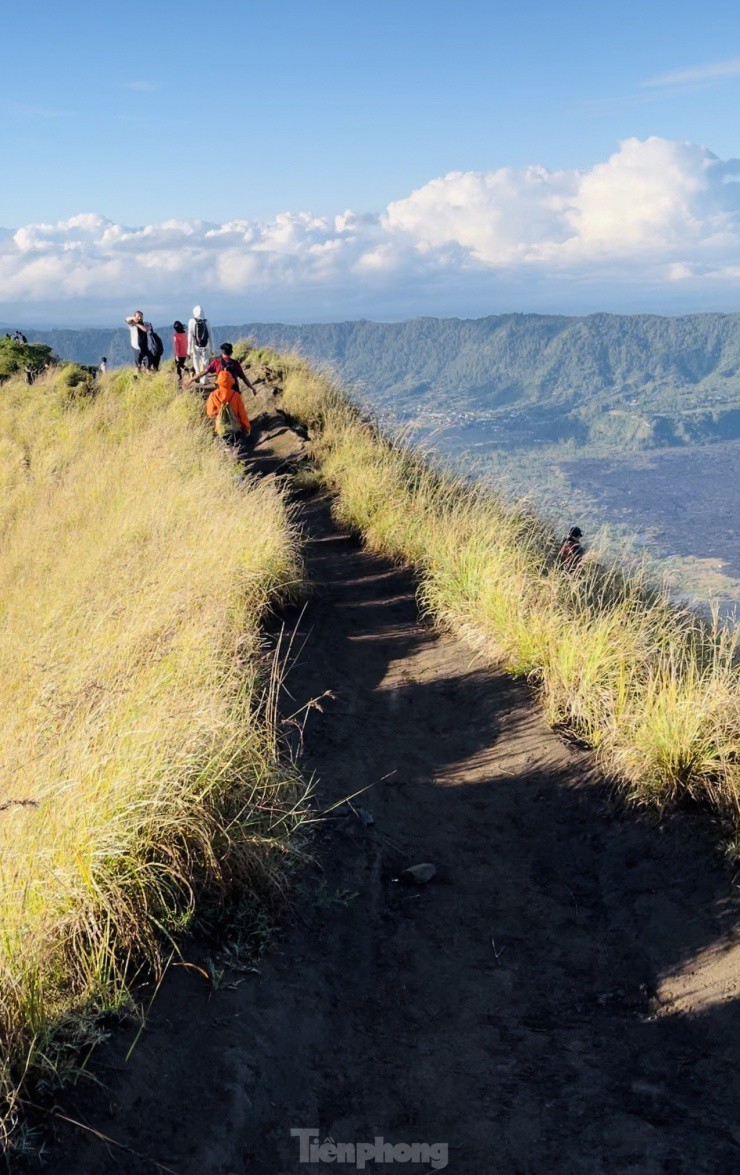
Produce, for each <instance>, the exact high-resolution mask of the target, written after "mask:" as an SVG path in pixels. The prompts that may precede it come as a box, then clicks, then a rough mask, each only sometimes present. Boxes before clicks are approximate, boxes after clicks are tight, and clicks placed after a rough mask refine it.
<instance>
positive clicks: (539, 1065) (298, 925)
mask: <svg viewBox="0 0 740 1175" xmlns="http://www.w3.org/2000/svg"><path fill="white" fill-rule="evenodd" d="M260 451H261V450H260V449H258V452H260ZM262 451H264V449H263V450H262ZM267 461H268V463H269V454H268V458H267ZM301 517H302V521H303V525H304V527H305V532H306V557H307V564H308V572H309V576H310V579H311V580H312V582H313V585H314V591H313V593H312V595H311V596H310V598H309V601H308V604H307V606H306V608H305V610H304V611H303V612H301V613H300V614H298V613H296V615H295V616H293V617H291V618H289V623H292V624H297V629H298V635H297V640H296V645H295V647H296V648H297V649H300V650H301V651H300V655H299V657H298V660H297V663H296V664H295V665H294V667H293V669H292V672H291V674H290V676H289V679H288V682H287V689H288V691H289V695H290V696H289V697H287V698H286V702H285V708H286V710H288V711H292V710H296V709H298V708H299V707H300V706H302V705H304V704H306V703H308V702H309V701H310V700H311V699H312V698H317V697H320V696H322V695H326V691H331V695H332V696H324V699H323V701H322V702H321V707H322V709H321V710H319V709H313V710H312V711H311V713H310V715H309V719H308V723H307V729H306V733H305V757H304V767H305V769H306V770H307V771H309V772H315V773H316V776H317V778H318V780H319V783H318V797H319V800H320V802H321V804H322V805H325V804H326V805H328V804H331V803H333V802H334V801H335V800H338V799H341V798H342V797H343V796H346V795H347V794H351V793H355V792H357V791H358V790H359V789H368V790H366V791H364V792H363V794H362V795H361V796H360V797H358V798H357V800H356V801H355V803H356V804H359V805H361V806H362V807H363V808H364V809H367V810H369V811H370V812H371V813H372V815H373V816H374V820H375V823H374V824H373V825H371V826H369V827H366V826H365V824H364V823H363V821H362V820H361V819H357V818H355V817H353V816H352V815H351V814H349V815H345V814H343V810H342V809H339V810H337V811H336V812H335V813H334V814H333V815H332V816H331V817H330V818H329V819H328V820H327V821H326V823H325V825H323V826H322V829H321V832H320V835H319V841H318V844H317V846H316V854H317V865H316V868H315V869H314V870H313V871H312V874H311V878H310V879H309V881H308V882H307V883H306V886H305V889H304V892H303V893H302V894H301V895H300V896H299V898H298V900H297V902H296V906H295V911H294V916H293V918H292V919H291V925H289V926H288V927H287V928H286V929H285V930H284V932H283V934H282V936H281V938H280V940H279V943H278V945H277V946H276V947H274V948H273V949H272V950H271V951H269V952H268V954H267V955H266V956H265V958H264V959H263V961H262V963H261V964H260V968H259V974H256V973H249V974H247V975H243V974H240V973H237V972H235V973H234V974H229V973H227V975H226V976H225V978H224V981H223V983H222V984H221V986H220V987H219V988H218V989H217V990H215V991H214V990H212V988H211V986H210V985H209V984H208V983H207V982H206V981H205V980H204V978H203V977H202V976H201V975H200V974H199V973H198V972H197V971H195V970H192V969H186V968H173V969H172V970H171V971H170V973H169V975H168V977H167V978H166V980H165V982H164V984H163V987H162V990H161V992H160V994H159V997H158V999H157V1000H156V1002H155V1004H154V1007H153V1010H152V1013H151V1016H150V1018H149V1021H148V1023H147V1026H146V1029H145V1031H144V1032H143V1034H142V1036H141V1039H140V1040H139V1042H138V1044H137V1047H136V1048H135V1049H134V1051H133V1052H132V1055H131V1057H130V1059H129V1060H128V1061H126V1060H125V1057H126V1052H127V1049H128V1046H129V1044H130V1043H131V1040H132V1039H133V1036H134V1030H133V1029H131V1030H130V1032H129V1033H128V1035H127V1034H126V1033H120V1034H118V1035H117V1036H114V1039H113V1040H112V1042H111V1043H110V1044H109V1045H107V1046H105V1048H103V1049H102V1050H100V1051H99V1052H98V1054H97V1055H96V1056H95V1058H93V1061H92V1066H93V1068H94V1071H95V1072H96V1074H97V1075H98V1076H99V1077H100V1079H101V1081H102V1083H103V1084H102V1086H101V1087H100V1088H96V1087H95V1086H94V1085H92V1084H90V1085H86V1086H82V1085H78V1087H77V1088H76V1089H75V1090H72V1091H66V1092H65V1093H64V1094H63V1095H62V1096H61V1097H60V1098H59V1099H58V1103H57V1104H58V1109H59V1113H61V1114H64V1115H65V1116H66V1117H68V1118H72V1119H75V1120H77V1121H78V1122H84V1124H85V1125H86V1126H87V1127H90V1128H93V1129H94V1130H95V1131H98V1132H100V1134H101V1135H106V1136H109V1137H110V1138H112V1139H115V1140H116V1143H117V1144H118V1143H120V1144H123V1146H124V1147H125V1148H127V1149H122V1148H121V1146H119V1145H111V1144H110V1143H108V1142H106V1141H103V1140H102V1138H101V1137H97V1136H95V1135H93V1134H92V1133H90V1131H89V1130H83V1129H79V1128H75V1127H72V1126H68V1125H66V1124H64V1123H63V1122H62V1121H61V1120H59V1119H57V1129H58V1135H57V1138H56V1140H55V1142H54V1144H53V1147H52V1150H51V1153H50V1155H49V1161H48V1165H47V1168H46V1169H47V1170H49V1171H51V1172H56V1173H63V1172H65V1173H66V1172H70V1173H72V1172H74V1173H75V1175H92V1173H93V1172H94V1173H95V1175H106V1173H112V1172H126V1173H129V1172H131V1173H134V1172H145V1171H146V1172H151V1171H154V1170H156V1169H157V1166H156V1164H160V1165H161V1166H160V1167H159V1169H160V1170H161V1169H163V1167H164V1169H168V1170H171V1171H175V1172H177V1173H178V1175H191V1173H192V1175H195V1173H198V1175H206V1173H208V1175H237V1173H239V1175H242V1173H244V1175H246V1173H249V1175H288V1173H291V1175H292V1173H297V1172H301V1171H306V1172H320V1171H322V1170H324V1169H325V1168H324V1165H315V1164H314V1165H310V1164H301V1162H300V1161H299V1150H298V1142H297V1140H296V1139H295V1138H293V1137H291V1129H292V1128H294V1129H301V1128H304V1129H305V1128H311V1127H315V1128H316V1129H317V1130H318V1131H319V1133H320V1135H321V1138H322V1139H323V1138H324V1137H325V1136H327V1135H330V1136H331V1137H332V1138H334V1139H335V1140H336V1141H337V1142H362V1141H372V1140H373V1139H374V1137H375V1136H376V1135H382V1136H383V1137H384V1138H385V1140H386V1141H387V1142H393V1143H402V1142H405V1143H414V1142H429V1143H434V1142H443V1143H447V1144H448V1145H449V1163H448V1168H447V1169H448V1170H450V1171H451V1172H454V1173H455V1175H493V1173H495V1172H502V1173H506V1175H508V1173H513V1172H521V1173H527V1175H528V1173H530V1172H531V1173H535V1172H537V1173H541V1172H563V1173H564V1175H565V1173H567V1175H574V1173H578V1172H583V1173H584V1175H596V1173H598V1172H605V1173H606V1172H608V1173H609V1175H615V1173H617V1172H640V1173H645V1175H648V1173H649V1175H652V1173H655V1175H657V1173H658V1172H673V1173H679V1172H686V1173H687V1175H688V1173H689V1172H690V1173H691V1175H696V1173H697V1172H715V1171H719V1170H728V1171H729V1170H734V1169H736V1168H737V1167H738V1166H739V1165H740V1128H738V1126H737V1124H736V1122H737V1119H736V1109H737V1105H738V1093H739V1092H740V1088H739V1087H740V1076H738V1065H737V1060H738V1057H739V1056H740V1000H739V999H738V995H739V993H740V966H739V964H740V947H738V945H737V938H736V927H737V925H738V915H739V914H740V909H739V908H738V903H737V902H736V900H735V899H734V897H733V895H732V888H731V885H730V882H729V880H728V878H727V876H726V874H725V873H724V872H723V871H722V869H721V868H720V866H719V864H715V863H713V859H712V856H711V853H710V852H709V851H708V846H707V844H706V843H704V842H703V841H702V834H701V833H700V832H697V829H696V826H695V825H692V827H691V828H689V826H688V821H686V820H680V819H677V820H673V821H666V822H664V823H663V824H662V825H660V826H659V825H658V824H657V823H656V822H655V821H654V820H652V819H648V818H647V817H644V818H643V817H640V816H639V815H638V814H637V813H636V812H635V811H634V810H632V811H627V810H625V809H624V808H623V807H622V806H621V805H619V804H617V803H616V802H615V801H613V800H612V799H611V797H610V793H609V791H608V790H607V788H606V786H605V785H604V784H603V783H602V782H601V781H600V780H598V779H597V778H594V776H593V771H592V766H591V760H590V757H589V756H587V755H586V754H584V753H583V752H581V751H579V750H577V749H576V748H574V747H572V746H569V745H566V744H565V743H563V742H562V741H560V740H559V739H558V737H557V736H556V735H555V734H553V733H552V732H550V731H549V730H548V728H547V727H546V725H545V722H544V719H543V718H542V717H541V716H540V714H539V712H538V710H537V707H536V706H535V705H534V704H533V701H532V699H531V697H530V694H529V692H528V690H527V688H526V687H525V686H524V685H523V684H518V683H515V682H513V681H512V680H511V679H509V678H507V677H505V676H503V675H502V674H500V673H499V672H497V671H496V669H495V668H490V667H488V666H484V665H481V664H479V663H476V661H475V659H474V657H473V654H471V652H470V651H469V649H467V648H466V647H464V646H463V645H461V644H460V643H459V642H458V641H456V640H454V639H452V638H450V637H447V636H444V635H439V634H437V633H435V632H433V631H432V630H430V629H429V628H428V627H426V626H425V625H424V624H423V623H421V622H420V619H419V616H418V612H417V606H416V600H415V583H414V580H413V578H412V577H411V576H410V575H408V574H406V573H405V572H402V571H398V570H397V569H395V568H394V567H393V566H391V565H390V564H389V563H387V562H386V561H384V560H383V559H381V558H378V557H377V556H375V555H372V554H370V553H368V552H366V551H364V550H362V549H361V548H360V547H359V545H358V544H357V542H356V541H355V540H354V539H353V538H352V537H350V536H348V535H347V534H345V533H342V531H341V530H339V529H338V528H337V527H336V525H335V524H334V522H333V521H332V519H331V515H330V509H329V501H328V499H327V498H325V497H316V498H313V499H310V500H308V501H306V502H304V504H303V505H302V507H301ZM426 861H429V862H432V863H434V864H435V865H436V866H437V869H438V873H437V876H436V878H435V879H434V880H432V881H431V882H430V883H429V884H427V885H424V886H421V887H418V888H417V887H410V886H405V885H403V884H402V883H401V882H399V881H397V880H395V878H396V877H397V875H398V873H399V871H400V870H402V869H403V868H404V867H406V866H408V865H411V864H414V863H418V862H426ZM195 949H196V948H194V950H195ZM188 957H191V956H188ZM195 961H196V962H197V961H198V960H197V957H196V958H195ZM342 1169H346V1170H351V1169H354V1168H353V1167H344V1168H342ZM401 1169H402V1170H404V1171H409V1172H411V1171H421V1170H429V1169H430V1168H429V1167H428V1166H427V1167H420V1166H417V1165H414V1164H411V1163H406V1164H403V1165H402V1166H401ZM366 1170H371V1171H372V1170H375V1171H385V1170H388V1171H390V1170H398V1164H395V1165H394V1166H392V1167H391V1166H390V1165H383V1164H369V1165H368V1167H367V1168H366Z"/></svg>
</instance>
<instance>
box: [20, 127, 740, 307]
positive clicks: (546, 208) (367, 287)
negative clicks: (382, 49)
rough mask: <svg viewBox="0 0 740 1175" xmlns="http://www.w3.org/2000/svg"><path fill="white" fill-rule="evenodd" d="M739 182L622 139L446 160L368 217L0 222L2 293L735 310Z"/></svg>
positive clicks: (111, 302) (667, 145)
mask: <svg viewBox="0 0 740 1175" xmlns="http://www.w3.org/2000/svg"><path fill="white" fill-rule="evenodd" d="M739 181H740V161H738V160H729V161H726V162H723V161H722V160H720V159H718V158H717V157H716V156H715V155H713V154H712V153H711V152H710V151H709V150H708V149H707V148H706V147H702V146H699V145H697V144H694V143H684V142H673V141H669V140H666V139H661V138H650V139H646V140H638V139H627V140H625V141H624V142H623V143H621V144H620V146H619V149H618V150H617V151H615V152H614V154H613V155H612V156H611V157H610V158H608V159H606V160H604V161H603V162H600V163H597V164H595V165H594V166H593V167H591V168H589V169H586V170H582V171H578V170H572V169H571V170H564V171H548V170H547V169H546V168H544V167H540V166H530V167H525V168H520V169H514V168H507V167H503V168H497V169H495V170H493V171H490V172H450V173H449V174H448V175H445V176H441V177H438V178H436V179H433V180H431V181H430V182H429V183H427V184H425V185H424V186H423V187H421V188H419V189H417V190H416V191H414V192H411V193H410V194H409V195H408V196H406V197H405V198H404V199H401V200H396V201H394V202H393V203H391V204H390V205H389V206H388V207H387V208H386V209H385V210H384V212H382V213H380V214H375V213H370V214H357V213H355V212H353V211H351V210H345V211H344V212H342V213H338V214H336V215H334V216H314V215H313V214H311V213H308V212H281V213H279V214H278V215H276V216H275V217H273V218H272V219H271V220H267V221H253V220H248V219H238V220H233V221H229V222H227V223H224V224H216V223H213V222H210V221H203V220H197V219H196V220H187V221H185V220H174V219H173V220H167V221H163V222H160V223H157V224H150V225H145V226H141V227H129V226H126V225H122V224H117V223H115V222H113V221H111V220H107V219H106V218H105V217H103V216H100V215H98V214H93V213H85V214H81V215H78V216H74V217H72V218H70V219H69V220H64V221H59V222H57V223H37V224H27V225H23V226H21V227H19V228H18V229H17V230H16V231H15V232H12V233H5V234H3V233H0V302H1V303H2V304H3V305H4V306H7V304H9V303H16V304H17V303H22V304H25V305H26V307H27V309H28V310H29V311H32V310H33V308H34V307H35V308H36V309H37V310H39V312H40V308H41V307H47V308H49V309H48V312H49V313H52V308H53V313H54V314H55V316H56V317H57V318H59V320H61V317H60V315H61V316H62V317H64V318H65V319H66V320H69V319H70V318H71V317H76V319H77V320H78V321H80V320H82V319H85V318H86V319H87V320H90V319H91V318H93V317H94V318H96V319H97V320H98V321H101V320H102V319H101V315H102V314H105V315H106V316H107V317H109V318H110V317H111V315H115V316H116V317H117V316H120V314H121V313H122V312H123V311H124V310H125V309H127V308H128V307H129V304H130V303H132V302H134V301H135V302H137V303H140V302H145V303H146V305H147V307H148V308H149V309H150V312H152V313H153V312H154V311H155V310H161V312H162V313H165V312H166V313H168V314H169V313H175V312H179V311H180V308H181V303H182V302H183V301H184V302H185V303H189V302H190V301H191V299H192V298H193V297H196V300H202V301H204V302H205V301H207V302H208V303H209V304H210V306H211V311H210V313H212V314H215V313H216V312H218V313H219V315H224V314H226V315H229V316H231V315H236V316H238V317H241V318H244V319H245V318H247V317H254V316H259V315H260V314H264V315H265V316H267V315H268V314H269V315H270V316H273V317H275V316H276V317H293V318H304V319H305V318H309V317H319V316H321V317H340V316H345V315H347V314H348V313H351V314H352V315H357V314H367V315H371V316H372V315H376V316H378V315H379V316H383V315H385V316H388V317H393V316H397V315H401V314H408V313H415V312H416V313H422V312H424V313H441V314H447V313H481V314H482V313H491V312H493V311H494V310H504V309H552V310H558V309H562V310H566V309H579V310H591V309H597V308H603V307H608V308H622V309H646V308H651V309H667V308H671V307H674V306H676V305H679V304H678V303H677V301H676V300H677V299H679V298H680V299H683V302H681V303H680V305H679V308H682V309H693V308H704V307H719V306H722V307H725V308H727V309H731V308H733V303H728V299H729V298H732V295H733V283H734V282H735V281H736V277H737V273H738V272H739V271H740V182H739ZM63 303H64V314H63V315H62V312H61V310H60V309H59V308H60V307H61V306H62V304H63ZM14 311H15V313H16V316H20V315H19V314H18V313H17V306H16V307H15V308H14ZM4 316H6V315H5V313H4Z"/></svg>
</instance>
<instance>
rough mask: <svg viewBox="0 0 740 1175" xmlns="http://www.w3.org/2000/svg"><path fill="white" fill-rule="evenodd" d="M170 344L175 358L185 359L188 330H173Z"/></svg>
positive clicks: (186, 355)
mask: <svg viewBox="0 0 740 1175" xmlns="http://www.w3.org/2000/svg"><path fill="white" fill-rule="evenodd" d="M172 346H173V349H174V352H175V359H187V357H188V332H187V331H185V330H183V331H177V330H176V331H175V333H174V334H173V336H172Z"/></svg>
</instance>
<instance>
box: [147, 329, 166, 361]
mask: <svg viewBox="0 0 740 1175" xmlns="http://www.w3.org/2000/svg"><path fill="white" fill-rule="evenodd" d="M163 352H164V343H163V342H162V340H161V339H160V337H159V335H158V334H157V332H156V331H155V330H154V328H153V327H152V329H151V330H150V331H149V367H150V369H151V370H152V371H159V361H160V359H161V358H162V353H163Z"/></svg>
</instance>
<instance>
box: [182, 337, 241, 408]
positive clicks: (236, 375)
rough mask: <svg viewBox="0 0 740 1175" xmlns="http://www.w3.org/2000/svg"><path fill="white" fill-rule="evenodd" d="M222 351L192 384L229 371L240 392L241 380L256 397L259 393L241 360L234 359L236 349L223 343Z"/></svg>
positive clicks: (229, 344)
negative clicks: (207, 376)
mask: <svg viewBox="0 0 740 1175" xmlns="http://www.w3.org/2000/svg"><path fill="white" fill-rule="evenodd" d="M220 350H221V354H220V355H219V357H218V358H217V359H211V362H210V363H209V364H208V366H207V367H206V368H204V370H203V371H201V372H200V373H199V374H198V375H196V376H194V378H193V381H192V382H193V383H196V384H197V382H198V380H199V379H203V378H204V377H205V376H206V375H216V376H217V375H218V373H219V372H220V371H228V372H229V374H230V375H231V376H232V377H233V379H234V386H235V387H236V390H237V391H238V392H239V391H240V390H241V389H240V388H239V380H241V381H242V383H243V384H244V385H245V386H246V387H248V388H249V390H250V392H251V393H252V395H253V396H256V395H257V392H256V391H255V388H254V384H253V383H252V382H251V380H249V379H247V377H246V375H245V374H244V368H243V367H242V365H241V363H240V362H239V360H238V359H234V358H233V354H234V348H233V346H232V345H231V343H222V344H221V348H220Z"/></svg>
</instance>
